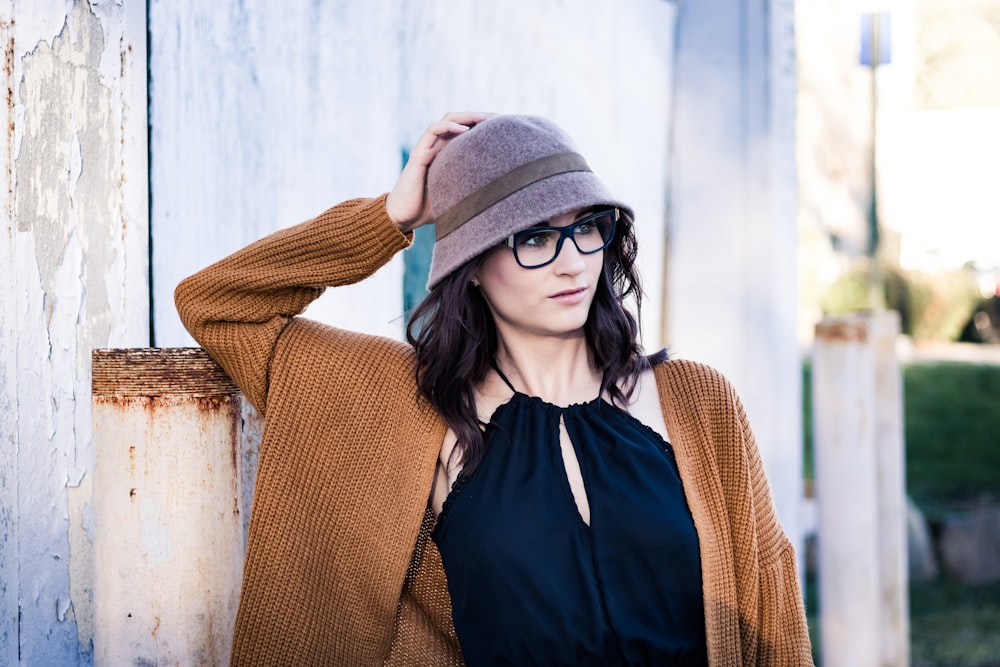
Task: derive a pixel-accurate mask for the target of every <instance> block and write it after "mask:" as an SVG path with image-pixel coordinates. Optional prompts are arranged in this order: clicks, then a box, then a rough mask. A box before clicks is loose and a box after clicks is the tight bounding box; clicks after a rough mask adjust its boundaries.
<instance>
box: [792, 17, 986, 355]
mask: <svg viewBox="0 0 1000 667" xmlns="http://www.w3.org/2000/svg"><path fill="white" fill-rule="evenodd" d="M872 11H876V12H885V13H886V14H887V15H888V16H889V18H890V20H891V62H890V63H888V64H884V65H881V66H879V68H878V73H877V88H876V90H877V109H878V112H877V118H876V125H875V128H876V132H875V137H876V141H877V145H876V146H875V149H876V155H877V170H878V171H877V179H878V187H879V190H878V213H879V220H880V223H881V225H882V232H883V233H882V243H883V248H882V249H883V251H884V253H885V255H884V256H885V259H886V260H887V261H889V262H892V263H896V264H898V265H899V266H900V267H901V268H903V269H907V270H920V271H928V272H934V271H940V270H954V269H958V268H961V267H963V266H966V265H969V264H972V265H975V266H977V267H980V268H981V269H983V270H987V271H986V273H985V274H984V275H987V276H988V275H993V274H994V272H993V271H989V269H995V267H1000V189H998V188H997V187H996V181H997V177H998V176H1000V87H998V86H997V85H996V82H997V81H1000V1H998V0H960V1H953V0H881V1H866V2H859V1H858V0H851V1H842V0H836V1H834V2H825V3H815V2H804V3H799V4H798V6H797V9H796V14H797V19H796V20H797V28H798V47H799V70H800V99H799V144H798V156H799V167H800V172H799V174H800V176H799V178H800V199H799V204H800V225H801V229H802V235H803V246H802V271H801V277H802V289H803V292H802V299H803V308H802V318H801V319H800V336H801V337H802V338H803V339H808V338H809V335H810V331H811V327H812V324H813V323H814V322H815V321H816V319H817V318H818V316H819V315H818V310H817V303H818V300H819V297H820V295H821V294H822V293H823V291H824V289H826V288H827V287H829V285H830V284H831V283H832V281H833V280H834V279H835V278H836V276H837V275H839V274H840V272H841V271H843V270H844V269H846V268H848V267H849V266H851V265H852V260H853V259H854V258H857V257H859V256H861V255H863V254H864V251H865V245H866V242H867V230H866V216H867V210H868V205H869V201H870V196H871V171H870V156H871V151H872V141H873V136H872V124H871V119H870V112H871V108H872V104H873V101H875V100H873V97H872V86H871V76H872V72H871V69H870V68H868V67H865V66H862V65H861V64H860V60H859V55H860V50H861V30H860V24H861V20H860V19H861V14H862V13H863V12H872Z"/></svg>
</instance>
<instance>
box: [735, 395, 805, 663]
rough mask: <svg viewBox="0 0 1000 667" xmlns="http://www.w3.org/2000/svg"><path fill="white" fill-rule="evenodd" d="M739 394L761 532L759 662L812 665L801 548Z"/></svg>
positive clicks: (756, 523) (756, 522)
mask: <svg viewBox="0 0 1000 667" xmlns="http://www.w3.org/2000/svg"><path fill="white" fill-rule="evenodd" d="M734 400H735V404H736V415H737V422H738V424H739V429H740V435H741V436H742V437H741V440H742V443H743V447H744V453H745V456H746V463H747V472H748V474H749V482H750V494H751V502H752V504H753V507H752V511H753V518H754V527H755V532H756V546H757V567H758V568H759V580H758V581H759V583H758V586H759V590H758V595H759V600H758V605H757V606H758V624H759V625H758V628H759V629H758V631H759V633H760V637H759V641H758V643H757V649H758V650H757V652H758V655H757V661H756V662H757V664H760V665H769V666H770V665H812V664H813V659H812V650H811V648H810V640H809V628H808V625H807V623H806V613H805V604H804V602H803V598H802V589H801V585H800V583H799V574H798V568H797V567H796V560H795V549H794V547H793V546H792V543H791V540H789V539H788V536H787V535H786V534H785V532H784V529H783V528H782V527H781V523H780V522H779V520H778V515H777V512H776V511H775V508H774V502H773V500H772V497H771V487H770V485H769V483H768V481H767V475H766V473H765V471H764V463H763V461H762V460H761V456H760V451H759V449H758V448H757V441H756V438H755V437H754V434H753V430H752V429H751V428H750V422H749V420H748V419H747V416H746V411H745V409H744V408H743V404H742V402H741V401H740V399H739V397H738V396H735V392H734Z"/></svg>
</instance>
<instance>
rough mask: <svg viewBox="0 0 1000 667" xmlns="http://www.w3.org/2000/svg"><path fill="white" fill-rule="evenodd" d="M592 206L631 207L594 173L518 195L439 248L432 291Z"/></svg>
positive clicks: (570, 175) (553, 180) (549, 181)
mask: <svg viewBox="0 0 1000 667" xmlns="http://www.w3.org/2000/svg"><path fill="white" fill-rule="evenodd" d="M593 206H608V207H612V206H614V207H618V208H620V209H622V211H623V212H624V213H625V214H626V215H627V216H628V217H629V218H633V213H632V209H631V207H629V206H628V205H626V204H625V203H623V202H621V201H619V200H618V199H615V198H614V197H612V196H611V194H610V193H609V192H608V191H607V189H606V188H605V187H604V185H603V184H602V183H601V182H600V180H598V178H597V177H596V176H595V175H594V174H593V172H590V171H574V172H567V173H562V174H556V175H555V176H550V177H548V178H545V179H543V180H540V181H535V182H534V183H531V184H530V185H528V186H526V187H524V188H522V189H520V190H518V191H517V192H515V193H513V194H512V195H510V196H508V197H506V198H504V199H502V200H500V201H499V202H497V203H496V204H494V205H493V206H491V207H490V208H488V209H486V210H485V211H483V212H482V213H480V214H479V215H477V216H475V217H473V218H471V219H469V220H468V221H467V222H465V223H464V224H463V225H461V226H460V227H458V228H457V229H455V230H454V231H452V232H451V233H450V234H448V235H447V236H446V237H444V238H443V239H440V240H439V241H437V242H436V243H435V244H434V251H433V255H432V257H431V268H430V274H429V276H428V279H427V289H428V290H431V289H433V288H434V287H435V286H436V285H437V284H438V283H440V282H441V280H443V279H444V278H445V277H446V276H447V275H448V274H449V273H451V272H452V271H454V270H455V269H457V268H458V267H460V266H462V265H463V264H465V263H466V262H468V261H469V260H471V259H473V258H474V257H477V256H479V255H480V254H482V253H483V252H486V251H487V250H489V249H491V248H493V247H495V246H496V245H498V244H500V243H501V242H502V241H503V240H504V239H506V238H507V237H508V236H510V235H511V234H514V233H516V232H519V231H522V230H524V229H527V228H529V227H532V226H534V225H537V224H538V223H540V222H545V221H547V220H552V219H553V218H557V217H559V216H560V215H564V214H566V213H569V212H571V211H577V210H579V209H585V208H591V207H593Z"/></svg>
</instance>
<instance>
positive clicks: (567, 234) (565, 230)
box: [503, 206, 621, 269]
mask: <svg viewBox="0 0 1000 667" xmlns="http://www.w3.org/2000/svg"><path fill="white" fill-rule="evenodd" d="M611 211H614V217H613V218H612V219H611V229H610V230H609V233H608V238H607V240H606V241H604V243H603V244H602V245H601V247H600V248H596V249H594V250H581V249H580V245H579V244H578V243H577V242H576V237H575V235H574V234H573V233H572V230H575V229H576V228H577V226H579V225H582V224H583V223H585V222H590V221H591V220H593V219H594V218H598V217H600V216H602V215H607V214H608V213H610V212H611ZM619 218H621V210H620V209H619V208H618V207H617V206H615V207H612V208H606V209H602V210H600V211H596V212H594V213H591V214H590V215H588V216H584V217H582V218H580V219H579V220H574V221H573V222H571V223H570V224H568V225H566V226H564V227H528V228H527V229H522V230H521V231H519V232H514V233H513V234H511V235H510V236H508V237H507V238H505V239H504V240H503V245H505V246H507V247H508V248H510V250H511V252H512V253H514V261H516V262H517V265H518V266H520V267H521V268H522V269H540V268H542V267H543V266H548V265H549V264H551V263H552V262H554V261H556V259H558V257H559V253H561V252H562V247H563V241H565V240H566V239H567V238H568V239H570V240H571V241H572V242H573V245H574V246H576V250H577V252H579V253H580V254H581V255H593V254H595V253H598V252H601V251H602V250H604V249H605V248H607V247H608V246H609V245H611V242H612V241H614V240H615V231H617V228H618V220H619ZM548 231H554V232H559V240H558V241H556V250H555V252H554V253H553V254H552V258H551V259H549V260H548V261H546V262H544V263H542V264H534V265H532V266H525V265H524V264H523V263H522V262H521V258H520V257H519V256H518V254H517V250H516V249H515V247H516V245H517V241H518V240H519V239H521V238H522V237H524V236H527V235H530V234H537V233H538V232H548Z"/></svg>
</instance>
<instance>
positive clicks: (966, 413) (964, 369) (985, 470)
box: [803, 363, 1000, 667]
mask: <svg viewBox="0 0 1000 667" xmlns="http://www.w3.org/2000/svg"><path fill="white" fill-rule="evenodd" d="M803 372H804V384H803V387H804V390H805V391H804V394H805V395H804V397H803V416H804V420H803V423H804V427H805V446H806V449H805V452H804V454H805V461H804V466H805V467H804V474H805V477H806V479H812V477H813V456H812V427H811V423H812V422H811V410H810V400H811V399H810V395H809V388H810V385H809V380H810V368H809V365H808V364H806V365H805V367H804V369H803ZM903 394H904V422H905V427H904V428H905V438H906V484H907V492H908V493H909V494H910V496H911V497H912V498H913V499H914V501H915V502H916V503H917V505H918V506H919V507H920V508H921V509H922V510H923V511H924V513H925V514H926V515H927V517H928V519H929V520H930V521H931V522H932V524H933V523H934V522H936V521H940V519H941V518H943V517H944V516H945V515H946V514H948V513H949V512H953V511H956V510H960V509H962V508H963V507H968V506H969V505H972V504H975V503H978V502H983V501H984V500H987V501H988V500H991V501H992V502H1000V366H990V365H978V364H967V363H928V364H913V365H908V366H906V367H904V369H903ZM998 557H1000V556H998ZM816 598H817V595H816V586H815V582H813V581H812V580H811V579H810V580H807V581H806V607H807V612H808V615H809V624H810V633H811V634H812V635H813V643H814V645H815V647H816V648H817V650H816V651H815V653H816V656H817V658H818V656H819V651H818V641H819V617H818V601H817V599H816ZM910 651H911V664H912V665H913V667H931V666H934V667H1000V583H997V584H991V585H982V586H970V585H964V584H961V583H959V582H956V581H952V580H949V579H947V578H941V579H939V580H938V581H935V582H933V583H929V584H914V585H912V586H911V587H910ZM817 664H818V662H817Z"/></svg>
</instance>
